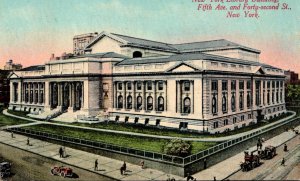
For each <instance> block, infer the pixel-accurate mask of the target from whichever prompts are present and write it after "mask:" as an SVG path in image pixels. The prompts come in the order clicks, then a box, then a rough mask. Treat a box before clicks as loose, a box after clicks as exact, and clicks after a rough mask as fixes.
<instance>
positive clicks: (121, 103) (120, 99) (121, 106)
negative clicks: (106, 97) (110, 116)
mask: <svg viewBox="0 0 300 181" xmlns="http://www.w3.org/2000/svg"><path fill="white" fill-rule="evenodd" d="M118 108H120V109H122V108H123V96H121V95H119V96H118Z"/></svg>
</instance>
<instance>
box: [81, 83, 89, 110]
mask: <svg viewBox="0 0 300 181" xmlns="http://www.w3.org/2000/svg"><path fill="white" fill-rule="evenodd" d="M87 84H88V82H87V81H84V82H81V109H82V108H83V107H84V106H87V104H88V102H86V103H85V101H87V100H88V97H85V96H88V92H87V94H86V95H85V94H84V89H85V88H88V87H87Z"/></svg>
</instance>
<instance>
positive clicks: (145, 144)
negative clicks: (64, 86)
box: [25, 125, 217, 154]
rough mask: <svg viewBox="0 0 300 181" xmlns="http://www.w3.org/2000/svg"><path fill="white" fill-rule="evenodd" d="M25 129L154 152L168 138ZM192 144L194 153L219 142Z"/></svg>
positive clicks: (40, 127)
mask: <svg viewBox="0 0 300 181" xmlns="http://www.w3.org/2000/svg"><path fill="white" fill-rule="evenodd" d="M25 129H30V130H35V131H42V132H47V133H52V134H57V135H62V136H70V137H76V138H80V139H86V140H92V141H101V142H104V143H108V144H113V145H118V146H123V147H127V148H134V149H139V150H147V151H152V152H158V153H162V147H163V145H165V144H166V143H167V142H168V140H166V139H158V138H145V137H138V136H130V135H122V134H113V133H104V132H99V131H92V130H89V131H86V130H84V129H80V128H67V127H63V126H56V125H35V126H28V127H26V128H25ZM191 144H192V154H194V153H198V152H200V151H202V150H205V149H207V148H210V147H212V146H214V145H216V144H217V143H211V142H191Z"/></svg>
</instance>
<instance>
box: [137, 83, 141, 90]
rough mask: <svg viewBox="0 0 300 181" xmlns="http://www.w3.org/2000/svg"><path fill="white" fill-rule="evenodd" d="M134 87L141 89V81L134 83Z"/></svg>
mask: <svg viewBox="0 0 300 181" xmlns="http://www.w3.org/2000/svg"><path fill="white" fill-rule="evenodd" d="M136 89H137V90H142V83H141V82H137V83H136Z"/></svg>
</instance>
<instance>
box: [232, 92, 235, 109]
mask: <svg viewBox="0 0 300 181" xmlns="http://www.w3.org/2000/svg"><path fill="white" fill-rule="evenodd" d="M231 110H232V112H235V93H234V92H233V93H232V94H231Z"/></svg>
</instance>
